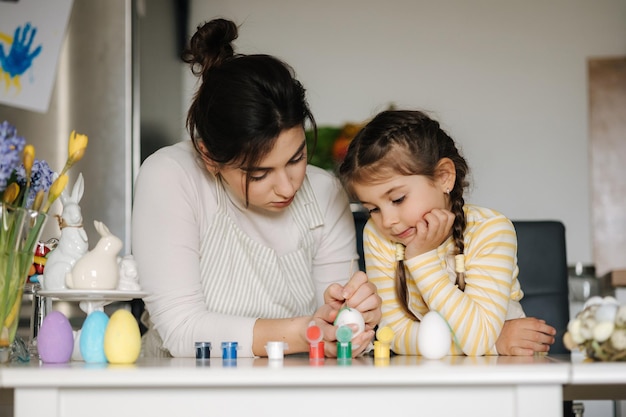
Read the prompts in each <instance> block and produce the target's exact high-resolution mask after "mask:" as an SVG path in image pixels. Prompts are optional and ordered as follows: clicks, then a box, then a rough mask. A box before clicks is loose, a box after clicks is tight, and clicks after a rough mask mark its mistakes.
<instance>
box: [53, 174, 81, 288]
mask: <svg viewBox="0 0 626 417" xmlns="http://www.w3.org/2000/svg"><path fill="white" fill-rule="evenodd" d="M84 190H85V186H84V180H83V174H82V173H80V174H78V178H77V179H76V182H75V183H74V186H73V187H72V193H71V194H68V192H67V189H65V190H63V192H62V193H61V196H60V198H61V203H62V204H63V211H62V213H61V216H60V217H59V216H57V217H58V219H59V228H60V229H61V237H60V238H59V243H58V245H57V246H56V248H54V250H52V251H51V252H50V253H49V254H48V259H47V261H46V267H45V268H44V272H43V279H42V280H43V282H42V286H43V288H44V289H45V290H62V289H65V275H66V274H67V273H68V272H70V271H71V270H72V267H73V266H74V264H75V263H76V261H77V260H78V259H79V258H80V257H82V256H83V255H84V254H85V253H87V250H88V249H89V244H88V241H87V233H85V229H84V228H83V215H82V211H81V208H80V206H79V205H78V203H79V201H80V199H81V198H82V197H83V192H84Z"/></svg>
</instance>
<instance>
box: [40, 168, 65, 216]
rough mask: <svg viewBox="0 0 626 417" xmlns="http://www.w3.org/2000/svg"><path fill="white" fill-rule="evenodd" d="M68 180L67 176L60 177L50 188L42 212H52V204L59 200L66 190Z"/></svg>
mask: <svg viewBox="0 0 626 417" xmlns="http://www.w3.org/2000/svg"><path fill="white" fill-rule="evenodd" d="M68 179H69V178H68V176H67V174H63V175H60V176H59V177H58V178H57V179H56V180H54V182H53V183H52V185H51V186H50V190H49V191H48V200H46V204H44V206H43V208H42V209H41V211H42V212H44V213H47V212H48V210H50V206H51V205H52V203H54V201H55V200H56V199H57V198H59V196H60V195H61V193H62V192H63V190H64V189H65V186H66V185H67V181H68Z"/></svg>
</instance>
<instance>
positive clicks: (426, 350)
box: [417, 311, 452, 359]
mask: <svg viewBox="0 0 626 417" xmlns="http://www.w3.org/2000/svg"><path fill="white" fill-rule="evenodd" d="M451 343H452V333H451V331H450V327H449V326H448V323H447V322H446V320H445V319H444V318H443V317H442V316H441V315H440V314H439V313H437V312H436V311H429V312H428V313H426V314H425V315H424V317H423V318H422V321H421V323H420V328H419V330H418V331H417V348H418V349H419V352H420V354H421V355H422V356H423V357H425V358H427V359H441V358H443V357H444V356H446V355H447V354H448V353H449V352H450V345H451Z"/></svg>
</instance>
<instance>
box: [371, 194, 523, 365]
mask: <svg viewBox="0 0 626 417" xmlns="http://www.w3.org/2000/svg"><path fill="white" fill-rule="evenodd" d="M464 211H465V216H466V219H467V226H466V229H465V233H464V241H465V269H466V274H465V291H461V290H459V288H458V287H457V286H456V285H455V281H456V272H455V268H454V253H455V246H454V240H453V239H452V237H449V238H448V239H447V240H446V241H445V242H444V243H443V244H441V245H440V246H439V247H438V248H436V249H434V250H432V251H429V252H426V253H424V254H421V255H418V256H416V257H414V258H411V259H407V260H406V261H405V267H406V270H407V277H406V278H407V288H408V292H409V309H410V310H411V312H413V314H414V315H415V316H416V317H417V318H418V319H421V318H422V317H423V316H424V315H425V314H426V313H427V312H428V311H431V310H434V311H437V312H439V314H441V315H442V316H443V317H444V318H445V319H446V321H447V322H448V324H449V325H450V328H451V329H452V331H453V333H454V337H455V340H456V341H457V342H458V345H457V344H456V343H453V344H452V345H451V348H450V352H449V354H451V355H458V354H466V355H484V354H497V351H496V347H495V343H496V341H497V339H498V337H499V335H500V331H501V330H502V326H503V325H504V321H505V319H507V320H508V319H512V318H520V317H524V312H523V310H522V308H521V305H520V303H519V300H520V299H521V298H522V296H523V292H522V290H521V288H520V284H519V281H518V280H517V275H518V272H519V271H518V267H517V237H516V235H515V229H514V228H513V224H512V223H511V221H510V220H509V219H507V218H506V217H505V216H503V215H502V214H500V213H498V212H496V211H494V210H490V209H486V208H481V207H477V206H473V205H466V206H465V207H464ZM363 241H364V252H365V264H366V271H367V275H368V277H369V279H370V280H371V281H372V282H373V283H374V284H375V285H376V287H377V289H378V294H379V295H380V297H381V298H382V313H383V317H382V320H381V323H380V325H381V326H385V325H387V326H390V327H391V328H392V329H393V330H394V332H395V337H394V341H393V346H392V350H393V351H394V352H396V353H398V354H407V355H418V354H419V349H418V347H417V339H418V337H417V335H418V330H419V326H420V322H419V321H414V320H412V319H411V318H410V317H409V316H408V315H407V314H405V313H404V310H402V308H401V307H400V304H399V301H398V299H397V296H396V292H395V280H396V271H395V268H396V261H395V243H394V242H391V241H390V240H388V239H386V238H385V237H384V236H383V235H382V234H380V233H379V232H378V230H377V229H376V228H375V226H374V224H373V222H372V221H369V222H368V223H367V225H366V226H365V230H364V233H363Z"/></svg>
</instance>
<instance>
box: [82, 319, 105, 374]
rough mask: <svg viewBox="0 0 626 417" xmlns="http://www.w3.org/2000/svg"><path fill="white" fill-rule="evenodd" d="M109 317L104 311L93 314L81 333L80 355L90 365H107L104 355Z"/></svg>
mask: <svg viewBox="0 0 626 417" xmlns="http://www.w3.org/2000/svg"><path fill="white" fill-rule="evenodd" d="M108 322H109V317H108V316H107V315H106V314H105V313H104V312H103V311H98V310H96V311H93V312H91V313H90V314H89V315H88V316H87V318H86V319H85V322H84V323H83V328H82V329H81V331H80V344H79V346H80V354H81V355H82V357H83V360H84V361H85V362H88V363H103V362H104V363H106V361H107V358H106V355H105V354H104V332H105V331H106V328H107V324H108Z"/></svg>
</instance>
